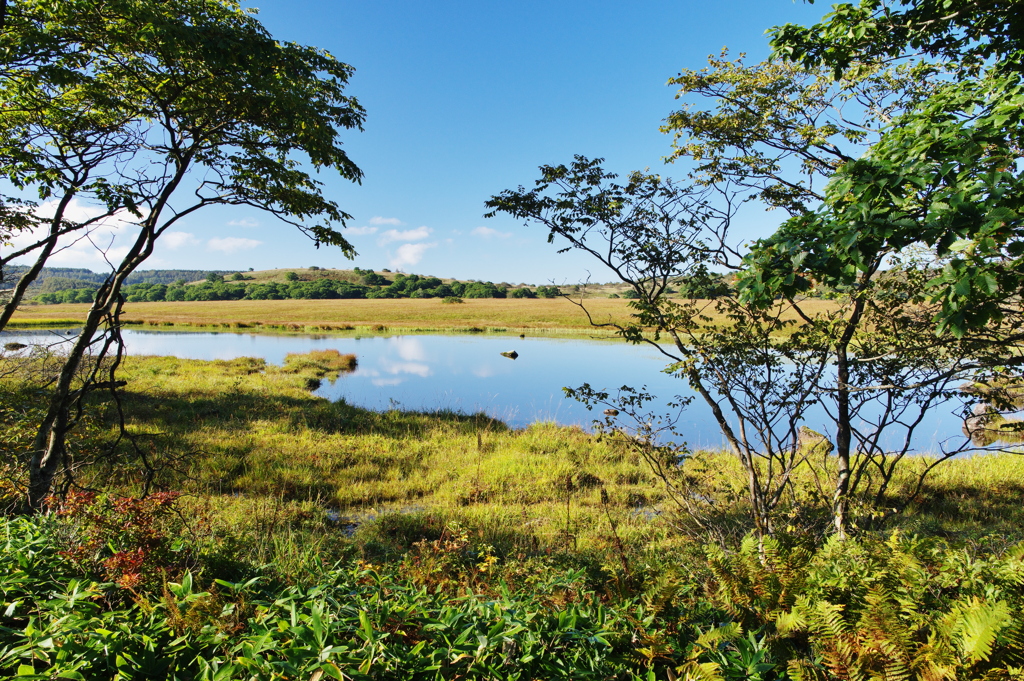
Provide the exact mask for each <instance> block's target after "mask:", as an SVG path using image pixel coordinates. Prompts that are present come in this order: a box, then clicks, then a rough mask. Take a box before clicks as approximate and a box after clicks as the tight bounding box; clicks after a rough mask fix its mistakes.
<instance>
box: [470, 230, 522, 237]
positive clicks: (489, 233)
mask: <svg viewBox="0 0 1024 681" xmlns="http://www.w3.org/2000/svg"><path fill="white" fill-rule="evenodd" d="M470 234H472V235H473V236H478V237H481V238H484V239H494V238H498V239H507V238H509V237H510V236H512V232H499V231H498V230H496V229H491V228H490V227H476V228H475V229H473V231H472V232H470Z"/></svg>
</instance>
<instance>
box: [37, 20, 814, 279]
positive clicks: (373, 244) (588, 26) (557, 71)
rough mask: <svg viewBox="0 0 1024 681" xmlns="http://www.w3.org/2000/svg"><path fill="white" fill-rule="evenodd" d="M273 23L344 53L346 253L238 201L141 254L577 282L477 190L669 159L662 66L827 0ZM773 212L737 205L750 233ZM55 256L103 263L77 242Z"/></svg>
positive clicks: (759, 50) (213, 263)
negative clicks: (577, 160)
mask: <svg viewBox="0 0 1024 681" xmlns="http://www.w3.org/2000/svg"><path fill="white" fill-rule="evenodd" d="M247 5H248V6H250V7H257V8H259V15H258V16H259V18H260V20H261V21H262V22H263V23H264V25H265V26H266V27H267V28H268V29H269V31H270V32H271V33H272V34H273V35H274V36H275V37H276V38H278V39H281V40H291V41H296V42H300V43H305V44H309V45H316V46H318V47H321V48H324V49H326V50H328V51H329V52H331V53H332V54H333V55H334V56H335V57H337V58H339V59H340V60H342V61H344V62H346V63H349V64H351V65H352V66H354V67H355V69H356V73H355V76H354V77H353V79H352V81H351V83H350V86H349V94H351V95H353V96H355V97H357V98H358V99H359V101H360V102H361V103H362V104H363V106H364V107H365V108H366V110H367V121H366V129H365V131H364V132H362V133H360V132H357V131H348V132H346V133H345V134H344V140H345V144H346V148H347V150H348V153H349V155H350V157H351V158H352V159H353V160H354V161H355V162H356V163H357V164H358V165H359V166H360V167H361V168H362V169H363V171H364V172H365V179H364V181H363V183H362V185H354V184H351V183H348V182H345V181H343V180H341V179H340V178H336V177H332V176H330V175H323V176H322V177H321V178H320V179H321V180H322V181H323V182H324V184H325V188H326V193H327V194H328V195H329V196H330V197H331V198H333V199H334V200H335V201H337V202H338V203H339V204H340V205H341V207H342V208H343V209H344V210H346V211H347V212H349V213H350V214H352V215H353V216H354V220H353V221H352V222H351V223H350V225H349V227H350V229H349V231H348V232H347V236H348V237H349V239H350V241H351V242H352V243H353V244H354V245H355V247H356V249H357V250H358V251H359V256H358V257H357V258H356V259H355V260H354V261H350V260H347V259H346V258H344V257H343V256H342V255H341V253H340V251H337V250H334V249H329V248H321V249H319V250H317V249H315V248H313V246H312V245H311V244H310V243H309V242H308V241H307V240H306V239H305V237H303V236H302V235H301V234H299V233H298V232H296V231H295V230H294V229H293V228H291V227H288V226H287V225H283V224H280V223H276V222H275V221H274V220H272V219H271V218H269V217H268V216H265V215H261V214H260V213H259V212H257V211H255V210H252V209H248V208H216V209H209V210H206V211H205V212H200V213H197V214H195V215H194V216H192V217H191V218H189V219H188V220H187V222H184V223H182V224H181V225H180V226H179V227H178V228H177V229H178V232H177V233H176V234H172V235H170V238H169V239H167V240H166V242H165V243H164V244H162V245H161V246H160V247H158V249H157V251H156V253H155V254H154V255H153V257H152V258H151V259H150V262H149V263H147V265H146V267H147V268H157V267H159V268H189V269H228V270H231V269H248V268H250V267H253V268H255V269H266V268H272V267H287V268H292V267H305V266H309V265H318V266H320V267H337V268H350V267H352V266H354V265H358V266H360V267H364V268H372V269H377V270H379V269H381V268H385V267H387V268H390V269H393V270H394V269H402V270H403V271H406V272H417V273H421V274H432V275H437V276H452V277H458V278H461V279H482V280H491V281H495V282H500V281H507V282H510V283H518V282H527V283H536V284H541V283H546V282H549V281H554V282H556V283H575V282H576V281H579V280H580V279H581V278H585V277H586V276H587V271H588V270H590V271H591V273H592V276H593V278H594V280H596V281H607V280H609V278H610V277H609V275H608V274H606V273H605V272H602V271H600V270H598V269H596V268H595V264H594V263H592V262H590V261H588V260H586V259H585V258H583V257H582V256H579V255H572V254H566V255H557V254H556V253H555V250H556V249H555V248H554V247H553V246H552V245H550V244H548V243H547V242H546V233H545V232H544V231H543V230H542V229H541V228H539V227H536V226H533V227H527V226H524V225H522V224H519V223H517V222H516V221H514V220H512V219H511V218H506V217H499V218H494V219H489V220H485V219H484V218H483V213H484V212H485V209H484V205H483V204H484V201H485V200H487V199H488V198H489V197H490V196H491V195H493V194H496V193H498V192H500V191H501V190H503V189H507V188H514V187H516V186H518V185H520V184H523V185H530V184H532V182H533V180H534V179H535V178H536V177H537V166H539V165H541V164H555V163H563V162H568V161H571V160H572V157H573V155H574V154H584V155H587V156H592V157H595V156H599V157H604V158H605V159H607V164H606V167H608V168H609V169H611V170H614V171H615V172H620V173H625V172H628V171H629V170H633V169H642V168H644V167H650V168H651V169H652V170H654V171H656V172H661V173H663V174H665V175H670V176H673V175H674V176H681V175H683V174H684V170H685V169H684V168H682V167H675V166H671V165H669V166H665V165H664V164H663V161H662V157H663V156H665V155H667V154H668V153H669V151H670V144H671V139H670V137H669V136H667V135H664V134H662V133H660V132H659V131H658V126H659V125H660V123H661V121H662V119H663V118H665V116H666V115H667V114H668V113H669V112H671V111H672V110H673V109H674V108H676V107H677V106H678V103H677V102H676V101H675V100H674V88H672V87H669V86H667V85H666V81H667V80H668V79H669V78H671V77H672V76H674V75H675V74H676V73H678V71H679V70H680V69H681V68H700V67H702V66H703V65H704V64H705V63H706V58H707V56H708V55H709V54H712V53H716V54H717V53H718V52H719V51H720V50H721V49H722V47H724V46H728V47H729V48H730V49H731V51H732V52H733V53H738V52H746V53H747V54H748V57H749V58H750V59H752V60H758V59H761V58H763V57H766V56H767V54H768V46H767V41H766V38H765V36H764V31H765V30H766V29H768V28H769V27H771V26H773V25H777V24H781V23H785V22H798V23H805V24H806V23H811V22H813V21H815V20H816V19H818V18H819V17H820V16H821V15H822V14H823V13H824V12H826V11H827V8H826V7H825V6H823V5H821V4H818V5H814V6H811V5H807V4H805V3H803V2H800V1H797V2H794V1H793V0H719V1H718V2H697V1H696V0H676V1H675V2H664V1H661V0H640V1H638V2H633V3H623V2H611V1H608V0H588V1H587V2H582V1H576V0H572V1H566V0H550V1H549V2H534V1H533V0H530V1H527V2H522V1H520V2H514V3H513V2H504V3H497V2H479V1H478V2H465V1H450V0H439V1H435V2H411V1H408V0H402V1H400V0H373V1H370V0H253V1H252V2H249V3H247ZM781 217H782V216H781V215H778V216H776V215H775V214H766V215H760V214H755V215H750V216H749V220H750V222H749V224H748V225H747V226H746V233H747V234H749V235H750V236H752V237H756V236H762V235H764V234H766V233H768V232H770V231H771V228H772V226H773V224H774V221H775V220H776V219H781ZM54 264H61V265H64V266H75V265H78V266H84V267H91V268H93V269H100V267H99V266H98V265H97V263H96V262H95V258H92V257H90V256H89V255H87V254H85V252H84V251H83V252H81V253H78V252H77V251H75V250H74V249H70V250H69V251H67V252H65V253H63V254H61V258H60V261H59V263H57V262H55V263H54Z"/></svg>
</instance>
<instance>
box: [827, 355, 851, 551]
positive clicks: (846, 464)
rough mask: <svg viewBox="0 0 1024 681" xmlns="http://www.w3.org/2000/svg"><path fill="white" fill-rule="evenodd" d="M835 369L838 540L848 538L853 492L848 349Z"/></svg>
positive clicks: (835, 518)
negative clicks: (849, 505)
mask: <svg viewBox="0 0 1024 681" xmlns="http://www.w3.org/2000/svg"><path fill="white" fill-rule="evenodd" d="M836 369H837V372H836V373H837V378H838V380H839V387H838V392H837V394H836V412H837V413H836V465H837V468H838V471H837V473H838V475H837V477H836V488H835V492H834V494H833V496H832V524H833V525H834V526H835V529H836V534H837V535H839V538H840V539H845V538H846V531H847V524H848V522H849V521H848V518H847V510H848V503H849V493H850V445H851V442H852V439H853V437H852V432H851V426H850V391H849V389H848V386H849V384H850V383H849V381H850V365H849V358H848V357H847V354H846V347H845V346H843V347H840V349H839V356H838V359H837V362H836Z"/></svg>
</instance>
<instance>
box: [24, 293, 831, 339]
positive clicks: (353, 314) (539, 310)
mask: <svg viewBox="0 0 1024 681" xmlns="http://www.w3.org/2000/svg"><path fill="white" fill-rule="evenodd" d="M585 302H586V306H587V309H588V310H589V311H590V313H591V316H592V317H593V319H594V320H595V321H597V322H604V321H618V322H625V321H627V320H628V318H629V314H630V308H629V307H627V304H628V302H629V301H627V300H622V299H614V298H590V299H588V300H586V301H585ZM834 305H835V304H834V303H832V302H831V301H824V300H822V301H807V302H806V303H805V309H809V310H811V311H817V310H818V309H828V308H831V307H834ZM87 311H88V305H85V304H76V305H34V306H26V307H24V308H22V309H21V310H19V311H18V313H17V315H16V316H15V317H14V320H13V325H17V324H19V323H23V324H38V323H39V322H38V320H42V319H62V320H64V319H84V317H85V314H86V312H87ZM122 318H123V319H125V320H128V321H141V322H145V323H148V324H159V325H192V326H209V325H229V326H230V325H235V326H243V327H245V326H271V325H274V326H284V327H289V326H291V327H293V328H294V330H303V328H304V327H314V328H323V327H324V326H327V327H335V330H343V327H345V326H352V327H365V328H367V329H373V328H374V327H377V326H384V327H387V328H388V329H402V330H413V329H416V330H425V331H426V330H429V331H445V330H459V329H462V330H467V329H480V330H490V331H494V330H507V331H508V332H513V331H515V332H516V333H524V332H528V331H529V330H534V331H539V332H550V331H576V332H584V331H586V332H590V331H593V329H592V327H591V326H590V323H589V322H588V320H587V316H586V315H585V314H584V313H583V311H582V310H580V308H579V307H577V306H576V305H574V304H572V303H571V302H569V301H567V300H563V299H558V298H556V299H535V300H529V299H497V298H481V299H467V300H466V301H465V302H464V303H463V304H462V305H446V304H444V303H442V302H441V301H440V300H438V299H434V298H427V299H409V298H401V299H378V300H232V301H203V302H162V303H128V304H126V305H125V308H124V314H123V316H122ZM324 330H329V329H324Z"/></svg>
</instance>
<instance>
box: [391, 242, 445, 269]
mask: <svg viewBox="0 0 1024 681" xmlns="http://www.w3.org/2000/svg"><path fill="white" fill-rule="evenodd" d="M434 246H437V244H402V245H401V246H399V247H398V250H397V251H396V252H395V255H394V256H393V257H392V258H391V267H392V268H394V269H401V268H402V267H407V266H412V265H416V264H418V263H419V261H420V260H423V254H424V253H426V251H427V249H428V248H433V247H434Z"/></svg>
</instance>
